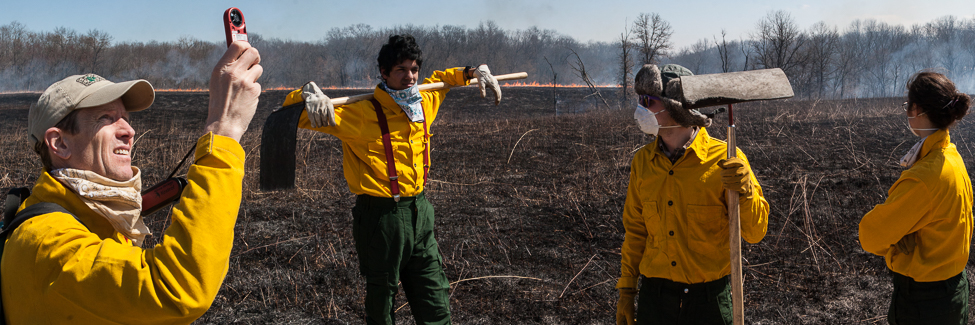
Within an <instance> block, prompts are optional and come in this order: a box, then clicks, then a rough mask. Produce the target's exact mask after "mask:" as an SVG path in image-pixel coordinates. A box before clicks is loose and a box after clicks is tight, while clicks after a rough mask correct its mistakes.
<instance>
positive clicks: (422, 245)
mask: <svg viewBox="0 0 975 325" xmlns="http://www.w3.org/2000/svg"><path fill="white" fill-rule="evenodd" d="M352 217H353V224H352V237H353V238H354V239H355V249H356V253H357V254H358V255H359V273H361V274H362V275H363V276H364V277H365V278H366V323H367V324H389V325H392V324H394V317H393V314H394V312H395V308H396V306H395V305H394V298H395V297H396V293H397V292H398V287H397V283H400V282H402V284H403V291H404V293H405V294H406V300H407V301H408V302H409V304H410V310H411V311H412V313H413V319H414V320H416V323H417V324H450V305H449V302H448V299H449V292H448V290H449V289H450V283H449V282H448V281H447V275H446V274H444V271H443V264H442V260H441V257H440V252H439V250H438V247H437V240H436V239H435V238H434V237H433V224H434V217H433V206H432V205H430V202H429V201H427V199H426V197H425V196H424V195H423V194H420V195H417V196H415V197H402V198H400V201H399V202H394V201H393V199H392V198H380V197H373V196H368V195H359V196H358V197H357V198H356V202H355V207H353V208H352Z"/></svg>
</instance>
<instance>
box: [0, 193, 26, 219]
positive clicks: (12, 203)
mask: <svg viewBox="0 0 975 325" xmlns="http://www.w3.org/2000/svg"><path fill="white" fill-rule="evenodd" d="M28 196H30V188H28V187H15V188H12V189H10V191H9V192H7V198H6V199H5V200H4V205H3V219H2V220H3V223H10V220H13V218H14V215H16V214H17V208H19V207H20V204H21V203H23V202H24V200H26V199H27V197H28ZM0 226H3V224H0Z"/></svg>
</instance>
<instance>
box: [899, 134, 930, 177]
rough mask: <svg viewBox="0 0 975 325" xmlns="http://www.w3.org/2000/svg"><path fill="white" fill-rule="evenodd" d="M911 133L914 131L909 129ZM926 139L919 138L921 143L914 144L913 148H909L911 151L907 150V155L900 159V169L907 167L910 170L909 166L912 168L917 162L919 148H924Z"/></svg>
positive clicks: (919, 152)
mask: <svg viewBox="0 0 975 325" xmlns="http://www.w3.org/2000/svg"><path fill="white" fill-rule="evenodd" d="M911 131H914V130H913V129H911ZM915 134H916V133H915ZM927 138H928V137H923V138H921V141H918V142H917V143H915V144H914V146H913V147H911V150H908V151H907V154H906V155H904V157H902V158H901V166H902V167H908V168H910V167H911V166H914V163H916V162H917V159H918V158H919V156H920V155H921V148H922V147H924V139H927Z"/></svg>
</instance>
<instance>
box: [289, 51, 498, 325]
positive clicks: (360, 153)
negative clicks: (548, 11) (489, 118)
mask: <svg viewBox="0 0 975 325" xmlns="http://www.w3.org/2000/svg"><path fill="white" fill-rule="evenodd" d="M378 63H379V72H380V73H381V75H382V79H383V81H382V83H380V84H379V85H377V86H376V88H375V90H374V92H373V97H374V98H373V99H372V100H369V101H360V102H355V103H351V104H347V105H342V106H338V107H333V106H332V104H331V100H330V99H329V98H328V97H327V96H325V95H324V94H323V93H322V92H321V90H320V89H319V88H318V86H316V85H315V84H314V82H310V83H308V84H306V85H305V86H304V87H302V89H298V90H295V91H294V92H292V93H291V94H289V95H288V97H287V98H286V99H285V103H284V106H288V105H292V104H295V103H298V102H301V101H304V102H305V105H306V107H305V110H306V112H304V113H302V114H301V117H300V120H299V122H298V127H301V128H305V129H310V130H315V131H319V132H323V133H328V134H332V135H334V136H336V137H338V138H339V139H340V140H342V149H343V154H342V156H343V159H342V168H343V170H344V173H345V179H346V181H347V182H348V184H349V190H350V191H352V192H353V193H355V194H357V198H356V204H355V207H353V208H352V216H353V226H352V236H353V238H354V239H355V243H356V244H355V245H356V253H357V254H358V256H359V272H360V273H361V274H362V275H363V276H364V277H365V278H366V323H367V324H393V323H394V320H393V313H394V308H393V307H394V304H393V300H394V297H395V296H396V293H397V291H398V286H397V283H400V282H401V283H402V285H403V291H404V292H405V293H406V299H407V300H408V301H409V304H410V310H411V312H412V313H413V318H414V319H415V320H416V323H417V324H449V323H450V307H449V303H448V299H449V292H448V290H449V282H448V281H447V276H446V275H445V274H444V271H443V262H442V258H441V256H440V253H439V251H438V248H437V241H436V239H435V238H434V234H433V225H434V213H433V206H432V205H430V202H429V201H427V199H426V197H425V196H424V194H423V189H424V186H425V185H426V182H427V179H428V174H429V168H430V135H431V134H430V130H429V127H430V125H431V124H432V123H433V122H434V120H435V119H436V118H437V112H438V111H439V109H440V105H441V103H443V100H444V98H445V96H446V95H447V91H448V89H442V90H433V91H423V92H420V91H418V90H417V81H418V77H419V72H420V66H421V65H422V64H423V58H422V52H421V51H420V48H419V46H418V45H417V44H416V40H415V39H414V38H413V37H412V36H410V35H394V36H391V37H390V38H389V42H388V43H387V44H385V45H383V47H382V49H381V50H380V51H379V58H378ZM471 78H478V81H479V84H480V85H482V86H481V87H482V88H481V95H482V96H484V95H485V90H486V89H491V90H492V91H493V92H494V94H495V104H496V105H497V104H498V103H500V101H501V90H500V88H499V87H498V82H497V80H495V78H494V76H492V75H491V71H490V70H489V69H488V67H487V65H480V66H477V67H466V68H463V67H462V68H453V69H447V70H446V71H434V72H433V74H432V75H431V76H430V77H429V78H427V79H425V80H423V83H434V82H444V83H447V84H449V85H454V86H459V85H468V84H470V79H471Z"/></svg>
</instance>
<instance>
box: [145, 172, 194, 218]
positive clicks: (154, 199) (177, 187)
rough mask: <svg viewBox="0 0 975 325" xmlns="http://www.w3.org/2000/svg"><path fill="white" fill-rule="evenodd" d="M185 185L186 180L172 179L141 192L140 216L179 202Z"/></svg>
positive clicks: (180, 178)
mask: <svg viewBox="0 0 975 325" xmlns="http://www.w3.org/2000/svg"><path fill="white" fill-rule="evenodd" d="M186 184H187V183H186V179H184V178H182V177H173V178H170V179H167V180H165V181H162V182H161V183H159V184H156V185H154V186H153V187H152V188H150V189H148V190H145V191H144V192H142V216H147V215H150V214H152V213H153V212H156V211H159V209H162V208H163V207H165V206H167V205H169V204H170V203H173V202H175V201H176V200H179V197H180V195H181V194H182V193H183V188H184V187H186Z"/></svg>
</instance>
